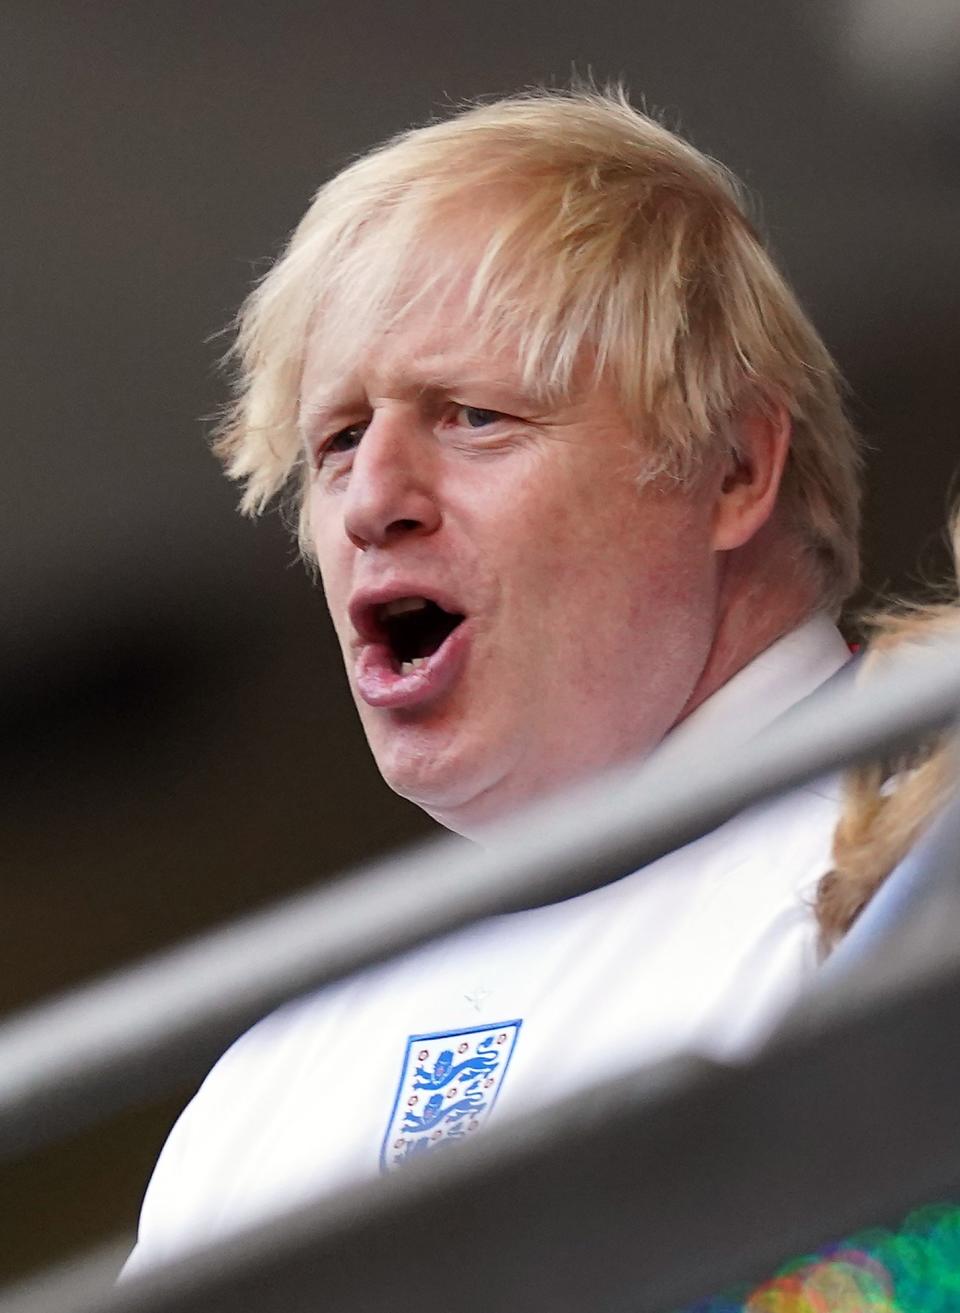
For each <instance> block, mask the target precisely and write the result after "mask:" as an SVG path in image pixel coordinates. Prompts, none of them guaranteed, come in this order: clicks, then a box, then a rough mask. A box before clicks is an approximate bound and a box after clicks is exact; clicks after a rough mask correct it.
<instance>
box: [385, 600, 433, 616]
mask: <svg viewBox="0 0 960 1313" xmlns="http://www.w3.org/2000/svg"><path fill="white" fill-rule="evenodd" d="M426 605H427V599H426V598H425V597H398V598H397V599H396V600H395V601H393V602H385V603H384V605H383V606H382V607H381V608H380V618H381V620H392V619H393V617H394V616H395V615H407V614H408V613H409V612H410V611H422V610H423V609H424V607H425V606H426Z"/></svg>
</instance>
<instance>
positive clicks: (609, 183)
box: [217, 88, 859, 607]
mask: <svg viewBox="0 0 960 1313" xmlns="http://www.w3.org/2000/svg"><path fill="white" fill-rule="evenodd" d="M465 207H470V212H471V213H472V212H476V213H478V214H479V213H482V214H485V215H487V216H488V219H487V220H486V221H485V222H484V223H483V224H481V225H479V226H480V228H481V230H482V231H481V235H482V237H483V238H484V240H483V243H482V245H481V247H480V257H479V260H478V262H477V264H476V267H475V270H474V272H473V275H472V280H471V282H470V287H469V292H468V312H469V315H470V320H469V322H470V333H471V340H473V341H476V342H477V343H479V344H480V345H486V344H492V343H495V342H496V340H497V339H498V337H499V336H502V335H509V336H510V338H511V339H512V340H515V341H518V342H519V365H520V368H521V370H522V374H523V378H524V382H525V383H526V384H527V385H531V386H536V387H538V388H539V389H540V390H541V391H546V392H548V393H549V394H552V395H556V396H557V397H558V398H560V397H562V396H564V395H565V394H568V393H569V390H570V389H571V387H572V383H573V371H574V365H575V364H576V363H577V361H582V360H583V358H584V354H585V350H586V351H587V352H588V354H589V357H590V358H591V359H592V361H593V367H594V370H595V373H596V375H599V374H601V373H603V374H605V375H607V376H609V377H610V378H612V380H613V382H614V384H615V386H616V388H617V390H618V394H619V396H620V398H621V401H622V403H623V405H624V408H625V412H626V414H627V415H628V416H629V417H630V418H631V420H635V421H636V424H637V428H638V430H639V429H640V428H641V427H642V431H643V434H644V439H645V446H646V447H647V448H648V449H649V450H650V452H651V453H652V457H653V460H652V464H653V466H654V472H655V473H658V474H663V475H665V476H668V477H670V478H673V479H676V480H688V479H691V478H692V477H694V476H695V475H696V473H697V471H698V470H699V469H700V468H702V467H703V465H704V462H705V460H706V458H707V457H708V456H709V455H711V454H715V453H717V452H718V450H721V449H727V450H729V448H730V446H731V441H732V439H731V434H732V432H734V426H733V425H732V424H731V420H732V419H734V418H735V417H736V416H737V414H738V413H742V412H744V411H745V410H749V409H756V408H761V409H769V408H771V407H775V406H779V405H783V406H785V407H786V408H787V409H788V411H789V413H790V415H791V417H792V421H793V442H792V449H791V454H790V457H789V461H788V467H787V471H786V474H785V480H784V491H783V497H782V503H781V504H782V506H783V507H784V510H785V513H786V514H787V515H788V516H789V518H790V520H791V522H792V523H793V525H794V526H795V528H796V530H797V543H798V548H799V550H798V556H800V557H801V558H802V559H804V560H807V561H809V562H810V564H811V565H812V566H813V567H814V577H815V579H816V582H817V585H818V587H819V590H820V601H821V604H822V605H824V606H826V607H838V606H839V604H840V602H841V601H842V600H843V598H845V597H846V596H847V595H848V594H849V593H850V591H851V590H852V588H853V587H854V585H855V583H856V579H857V574H858V552H857V531H858V523H859V489H858V471H859V456H858V445H857V439H856V435H855V433H854V431H853V429H852V427H851V425H850V423H849V422H848V420H847V418H846V416H845V414H844V410H843V406H842V402H841V387H840V383H839V379H838V376H837V372H836V369H835V366H834V364H833V361H832V360H831V358H830V355H829V353H828V352H827V350H826V348H825V346H824V345H823V343H822V342H821V340H820V338H819V337H818V335H817V333H816V331H815V330H814V329H813V327H812V325H811V324H810V322H809V321H808V319H807V318H806V316H805V315H804V313H803V311H802V310H801V308H800V306H799V305H798V303H797V301H796V299H795V298H794V296H793V294H792V293H791V291H790V290H789V288H788V287H787V285H786V284H785V282H784V280H783V279H782V277H781V276H780V274H779V273H778V272H777V270H776V268H775V267H774V265H773V263H772V261H771V259H770V257H769V256H768V254H767V253H766V251H765V250H764V247H763V244H762V242H761V241H760V239H759V237H758V236H757V233H756V231H755V230H754V228H753V226H752V225H751V223H750V221H749V220H748V218H747V217H746V213H745V209H744V204H743V201H742V198H741V195H740V191H739V188H738V186H737V184H736V182H735V180H734V179H733V178H732V177H731V175H730V174H729V173H728V172H727V171H726V170H725V169H724V168H723V167H722V166H721V165H719V164H717V163H715V162H714V161H713V160H710V159H708V158H707V157H706V156H704V155H702V154H701V153H700V152H699V151H697V150H695V149H694V148H693V147H692V146H690V145H689V144H687V143H686V142H684V141H682V140H681V139H680V138H679V137H677V136H676V135H674V134H673V133H672V132H670V131H668V130H667V129H666V128H664V127H663V126H662V125H661V124H659V123H658V122H656V121H655V120H654V119H652V118H650V117H648V116H647V115H645V114H642V113H640V112H639V111H638V110H636V109H635V108H633V106H632V105H630V103H629V102H628V100H627V98H626V95H625V94H624V93H623V91H622V90H620V89H608V90H606V91H599V90H596V89H594V88H587V89H576V90H572V91H552V90H551V91H546V90H541V91H534V92H529V93H526V94H523V95H518V96H514V97H511V98H508V99H504V100H499V101H496V102H494V103H491V104H475V105H472V106H470V107H468V108H466V109H464V110H462V111H461V112H459V113H457V114H456V115H454V116H453V117H451V118H449V119H447V120H444V121H440V122H434V123H431V124H429V125H428V126H426V127H420V128H415V129H413V130H411V131H409V132H405V133H403V134H401V135H400V136H397V137H395V138H394V139H393V140H391V141H389V142H387V143H386V144H385V145H383V146H380V147H379V148H377V149H375V150H373V151H371V152H370V153H369V154H367V155H365V156H363V157H362V158H361V159H358V160H357V161H355V162H354V163H353V164H351V165H349V166H348V167H347V168H345V169H344V170H343V171H342V172H341V173H339V174H337V175H336V176H335V177H334V178H333V179H331V181H329V182H328V183H326V184H325V185H324V186H323V187H321V189H320V191H319V192H318V193H317V195H316V197H315V199H314V201H313V203H312V204H311V206H310V208H309V209H308V211H307V213H306V215H305V216H304V218H303V220H302V222H301V223H300V225H299V226H298V228H297V229H296V231H295V232H294V234H293V236H292V238H291V240H290V242H289V244H288V246H287V248H286V250H285V252H284V253H283V255H282V256H281V257H280V259H279V260H278V261H277V263H276V264H275V265H274V267H273V268H272V269H271V270H270V272H269V273H268V274H267V275H266V277H265V278H264V279H263V280H262V281H261V282H260V284H259V286H257V287H256V289H255V290H254V291H253V292H252V294H251V295H250V297H249V298H248V300H247V302H246V303H245V305H244V306H243V308H242V311H241V313H240V315H239V318H238V333H237V337H236V342H235V347H234V350H233V353H232V359H233V362H234V365H235V368H236V373H235V384H236V388H235V400H234V403H233V405H232V407H231V408H230V410H229V412H228V413H227V415H226V417H225V419H224V422H223V424H222V425H221V427H220V430H219V436H218V439H217V449H218V451H219V454H220V455H221V456H222V458H223V459H224V462H225V464H226V467H227V470H228V473H229V474H230V475H231V476H232V477H233V478H235V479H238V480H240V481H242V482H243V484H244V493H243V498H242V503H241V505H242V508H243V510H244V511H246V512H247V513H252V514H255V513H258V512H259V511H261V510H262V509H263V508H264V506H265V505H266V504H267V502H268V501H269V500H270V499H271V498H272V497H273V496H274V495H275V494H276V493H278V492H280V491H281V489H283V488H284V487H285V486H289V485H290V484H291V483H296V481H297V480H296V476H297V474H298V472H299V473H301V475H302V466H303V458H302V456H301V446H302V444H301V441H300V436H299V433H298V423H297V421H298V408H299V395H300V382H301V375H302V370H303V361H304V352H305V347H306V343H307V339H308V336H310V337H311V340H312V343H313V344H314V345H313V348H312V349H314V350H316V349H317V348H316V343H317V342H318V340H320V341H322V344H323V350H324V352H325V353H326V357H325V363H327V362H328V363H329V367H330V369H331V371H332V374H333V377H336V376H337V373H338V372H339V371H340V370H341V369H345V368H347V367H349V364H350V363H351V359H353V360H355V359H356V357H357V355H358V354H359V352H360V351H361V350H362V349H363V348H364V346H365V345H366V346H368V345H369V343H370V341H371V340H372V339H373V338H374V337H375V335H377V334H378V333H380V332H382V331H384V329H385V328H387V327H389V326H390V324H392V323H395V322H397V321H398V320H399V318H400V317H401V316H402V315H403V314H404V313H405V312H406V311H407V310H409V308H410V307H411V305H412V304H413V303H415V302H421V303H426V304H430V303H431V301H430V298H433V299H436V297H437V294H438V293H439V292H441V291H442V289H443V286H444V285H445V284H447V283H449V279H450V263H449V261H447V262H442V261H441V262H434V263H433V265H432V266H431V263H430V259H429V250H430V243H431V237H432V236H434V235H435V234H436V233H437V232H438V231H440V230H441V229H442V228H443V227H444V225H445V223H449V222H455V221H456V220H457V218H458V217H459V219H460V221H461V222H462V221H463V216H464V212H465ZM425 249H426V251H427V253H428V259H427V260H426V261H424V267H423V268H422V269H418V278H417V279H416V280H412V279H411V277H410V273H411V263H412V262H414V261H423V256H424V251H425ZM411 285H413V287H414V288H415V290H411ZM318 335H319V337H318ZM300 481H301V483H302V477H301V480H300ZM301 537H302V539H303V538H304V537H305V535H303V534H302V535H301ZM304 545H305V546H306V544H304Z"/></svg>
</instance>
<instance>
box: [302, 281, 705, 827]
mask: <svg viewBox="0 0 960 1313" xmlns="http://www.w3.org/2000/svg"><path fill="white" fill-rule="evenodd" d="M302 420H303V427H304V431H305V437H306V442H307V446H308V450H309V452H310V458H311V460H312V462H313V465H314V469H315V472H314V474H313V477H312V480H311V484H310V489H309V493H308V504H307V507H306V511H307V515H308V518H309V525H310V536H311V538H312V541H313V543H314V546H315V549H316V555H317V560H318V562H319V566H320V572H321V576H322V579H323V584H324V589H325V592H326V596H327V602H328V605H329V607H330V612H331V615H332V617H333V623H334V626H335V628H336V631H337V635H338V637H339V640H340V644H341V647H342V649H343V655H344V660H345V663H346V668H347V673H348V676H349V679H350V685H351V689H352V691H353V695H354V698H355V699H356V703H357V707H358V709H359V712H360V717H361V720H362V722H363V726H364V729H365V731H366V734H367V737H368V739H369V742H370V746H371V749H372V750H373V753H374V756H375V758H376V760H377V764H378V766H379V767H380V770H381V771H382V773H383V775H384V777H385V779H386V780H387V782H388V783H389V784H390V785H391V786H392V787H393V788H394V789H395V790H396V791H397V792H398V793H400V794H402V795H403V796H405V797H407V798H410V799H411V800H413V801H414V802H416V803H417V804H418V805H420V806H421V807H423V808H424V809H425V810H426V811H428V812H429V813H431V814H432V815H434V816H435V817H436V818H437V819H438V820H440V821H442V822H443V823H444V824H446V825H448V826H449V827H450V828H451V829H455V830H458V831H460V832H461V833H465V834H469V833H472V832H473V831H474V829H475V828H478V827H481V826H483V825H484V824H486V823H487V822H489V821H490V820H492V819H494V818H496V817H497V816H499V815H501V814H502V813H504V812H505V811H507V810H509V809H511V808H512V807H514V806H516V805H518V804H520V803H522V802H524V801H526V800H528V799H531V798H533V797H536V796H538V795H540V794H543V793H546V792H548V791H550V790H552V789H555V788H557V787H559V786H561V785H563V784H565V783H567V782H570V781H572V780H574V779H576V778H579V777H581V776H583V775H585V774H587V773H588V772H590V771H593V770H597V769H600V768H602V767H604V766H607V765H610V764H612V763H614V762H616V761H619V760H621V759H624V758H627V757H630V756H633V755H637V754H640V753H643V752H644V751H647V750H649V749H650V748H652V747H653V746H654V745H655V744H656V743H657V742H658V741H659V740H660V739H661V737H662V736H663V735H664V734H665V733H666V731H667V730H668V729H670V727H671V726H672V725H674V724H675V723H676V721H677V720H678V719H679V718H680V717H681V716H682V715H683V713H684V710H685V708H686V707H687V706H688V704H689V703H690V701H691V699H692V698H694V697H695V690H696V686H697V681H698V679H699V677H700V675H701V673H702V671H703V669H704V665H705V662H706V659H707V656H708V653H709V651H710V645H711V641H712V638H713V634H714V629H715V622H716V620H715V617H716V593H717V564H716V562H717V559H718V558H717V556H716V554H715V552H714V551H713V549H712V546H711V526H712V519H713V494H712V493H711V487H712V484H711V483H710V481H707V482H706V483H705V484H703V485H700V486H699V487H698V488H697V489H695V490H691V489H680V488H676V487H666V488H665V487H663V486H661V485H660V484H649V485H647V486H646V487H641V486H640V479H639V477H638V476H639V474H640V472H641V471H642V468H643V461H644V446H643V435H642V433H639V434H638V433H636V432H635V431H634V430H633V429H632V428H631V426H630V425H629V424H628V423H627V421H626V419H625V417H624V415H623V413H622V410H621V408H620V406H619V404H618V402H617V399H616V397H615V395H614V392H613V390H612V388H610V387H609V386H606V385H600V386H596V385H592V386H587V387H585V388H584V390H583V391H582V393H581V394H580V395H577V396H575V397H574V398H573V400H572V401H571V402H570V403H569V404H564V405H563V406H560V407H555V408H552V409H551V408H549V407H547V406H546V405H545V404H544V403H543V401H541V400H538V399H537V398H536V397H531V396H529V395H525V393H524V389H523V387H522V386H521V382H520V375H519V369H518V365H517V360H516V351H515V349H514V350H511V349H510V347H509V344H508V345H507V346H505V347H504V349H502V350H500V351H498V352H496V353H493V352H490V351H486V350H484V349H483V347H482V344H475V345H472V344H471V341H470V334H469V327H468V325H467V324H466V322H465V319H464V316H463V314H462V313H461V308H460V305H458V304H457V296H456V295H450V296H448V297H447V299H446V301H445V303H444V305H443V306H442V307H441V308H440V309H439V310H436V309H434V310H432V311H431V313H429V314H427V313H426V312H415V313H412V314H411V315H409V316H408V317H407V318H406V319H404V320H403V321H402V322H401V324H400V326H399V327H398V328H396V329H394V330H392V331H391V332H389V333H385V334H384V335H383V336H382V337H381V338H380V339H379V340H377V341H374V342H371V343H370V345H369V350H368V351H367V352H366V354H365V356H364V358H363V359H362V360H361V362H360V364H359V365H358V366H357V368H356V369H355V370H354V371H353V373H352V374H351V376H350V377H337V378H331V377H329V375H328V374H327V373H326V372H325V368H324V365H323V359H322V356H321V353H320V352H319V351H317V350H315V349H311V350H310V351H308V356H307V362H306V368H305V372H304V383H303V395H302ZM424 603H426V605H425V604H424Z"/></svg>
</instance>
